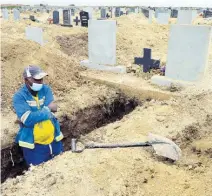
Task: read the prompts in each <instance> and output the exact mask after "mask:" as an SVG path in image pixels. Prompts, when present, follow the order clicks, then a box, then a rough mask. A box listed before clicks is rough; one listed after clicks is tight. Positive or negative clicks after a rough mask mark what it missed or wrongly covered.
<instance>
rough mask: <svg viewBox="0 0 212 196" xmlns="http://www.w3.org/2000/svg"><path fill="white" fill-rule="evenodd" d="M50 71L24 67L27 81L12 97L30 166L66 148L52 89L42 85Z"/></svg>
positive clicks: (22, 145) (21, 140) (26, 158)
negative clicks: (56, 114)
mask: <svg viewBox="0 0 212 196" xmlns="http://www.w3.org/2000/svg"><path fill="white" fill-rule="evenodd" d="M45 76H47V73H45V72H43V71H42V70H41V68H40V67H38V66H35V65H30V66H28V67H27V68H25V69H24V73H23V77H24V81H25V84H24V85H23V86H22V87H21V88H20V89H19V90H18V92H16V94H15V95H14V97H13V107H14V109H15V112H16V114H17V116H18V119H19V122H20V123H19V124H20V129H19V132H18V134H17V136H16V142H17V143H18V144H19V146H20V147H21V148H22V151H23V155H24V159H25V161H26V163H27V165H30V164H32V165H38V164H40V163H43V162H46V161H48V160H50V159H52V158H53V157H54V156H56V155H58V154H60V153H61V152H62V151H63V145H62V142H61V140H62V139H63V134H62V133H61V131H60V125H59V122H58V121H57V119H56V118H55V116H54V115H53V113H52V112H56V111H57V105H56V103H54V98H53V94H52V91H51V89H50V87H49V86H48V85H45V84H43V78H44V77H45Z"/></svg>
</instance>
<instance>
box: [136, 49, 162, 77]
mask: <svg viewBox="0 0 212 196" xmlns="http://www.w3.org/2000/svg"><path fill="white" fill-rule="evenodd" d="M151 56H152V55H151V49H149V48H144V56H143V58H140V57H135V58H134V63H135V64H136V65H143V72H144V73H146V72H149V71H150V69H152V68H154V69H159V67H160V61H159V60H154V59H151V58H152V57H151Z"/></svg>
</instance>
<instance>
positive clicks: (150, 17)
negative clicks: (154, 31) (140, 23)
mask: <svg viewBox="0 0 212 196" xmlns="http://www.w3.org/2000/svg"><path fill="white" fill-rule="evenodd" d="M153 14H154V11H153V10H149V23H152V18H153Z"/></svg>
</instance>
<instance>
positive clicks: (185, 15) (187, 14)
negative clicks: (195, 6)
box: [177, 10, 194, 24]
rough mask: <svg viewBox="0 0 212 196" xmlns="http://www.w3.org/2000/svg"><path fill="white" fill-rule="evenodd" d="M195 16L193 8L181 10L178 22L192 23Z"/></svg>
mask: <svg viewBox="0 0 212 196" xmlns="http://www.w3.org/2000/svg"><path fill="white" fill-rule="evenodd" d="M193 17H194V12H193V10H179V11H178V17H177V24H191V23H192V20H193Z"/></svg>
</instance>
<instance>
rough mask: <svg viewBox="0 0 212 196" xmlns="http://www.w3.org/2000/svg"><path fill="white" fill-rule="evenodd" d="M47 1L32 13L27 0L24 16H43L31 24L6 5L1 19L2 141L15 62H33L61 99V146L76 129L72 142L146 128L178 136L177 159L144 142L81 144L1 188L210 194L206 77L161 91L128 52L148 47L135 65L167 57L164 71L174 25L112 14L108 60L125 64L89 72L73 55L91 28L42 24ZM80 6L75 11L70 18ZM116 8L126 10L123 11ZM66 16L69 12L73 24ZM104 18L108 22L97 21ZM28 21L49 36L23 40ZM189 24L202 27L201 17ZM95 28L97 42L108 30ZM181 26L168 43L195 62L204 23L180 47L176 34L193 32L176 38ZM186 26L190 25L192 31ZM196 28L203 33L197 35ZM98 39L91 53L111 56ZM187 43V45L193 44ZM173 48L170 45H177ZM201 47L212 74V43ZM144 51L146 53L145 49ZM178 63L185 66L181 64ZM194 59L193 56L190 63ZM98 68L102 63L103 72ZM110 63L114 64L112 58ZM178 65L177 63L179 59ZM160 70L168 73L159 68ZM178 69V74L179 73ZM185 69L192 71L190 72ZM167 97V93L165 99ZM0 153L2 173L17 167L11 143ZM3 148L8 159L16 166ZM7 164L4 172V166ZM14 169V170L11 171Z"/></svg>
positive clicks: (84, 54) (135, 134)
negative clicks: (163, 156) (167, 157)
mask: <svg viewBox="0 0 212 196" xmlns="http://www.w3.org/2000/svg"><path fill="white" fill-rule="evenodd" d="M46 9H47V8H46ZM46 9H44V11H42V10H41V9H40V8H39V10H40V11H39V12H37V13H34V10H35V9H34V8H33V9H32V10H28V11H27V12H23V13H21V17H23V18H29V15H33V16H35V18H36V19H38V20H39V21H42V20H41V19H42V18H43V21H45V23H43V22H36V23H34V22H31V21H29V19H28V20H20V21H18V22H14V20H13V13H9V20H4V19H3V18H2V27H1V47H2V52H1V53H2V54H1V60H2V124H3V125H2V128H1V137H2V143H3V144H4V146H6V144H8V141H9V144H12V142H13V141H14V137H15V135H16V133H17V130H18V124H15V123H14V122H15V120H16V118H17V117H16V115H15V114H14V112H13V111H12V104H11V103H12V102H11V99H12V96H13V95H14V93H15V91H16V90H17V89H18V88H19V87H20V86H21V85H22V84H23V78H22V71H23V68H24V67H25V66H26V65H28V64H39V65H41V67H42V68H43V69H44V70H45V71H46V72H47V73H48V74H49V76H48V78H47V80H46V81H45V82H46V83H47V84H50V86H51V88H52V90H53V92H54V95H55V99H56V101H57V104H58V106H59V111H58V113H57V117H58V119H59V121H60V123H61V129H62V131H63V132H64V134H65V139H64V141H63V142H64V146H65V149H66V150H69V148H70V140H71V138H72V137H80V141H82V142H84V143H89V142H96V143H116V142H123V143H124V142H132V141H133V142H141V141H145V140H146V136H147V135H148V133H149V131H151V132H153V133H155V134H159V135H162V136H166V137H168V138H170V139H171V140H173V141H174V142H175V143H177V144H178V145H179V146H180V148H181V149H182V158H181V159H180V160H179V161H178V162H176V163H173V162H170V161H169V160H163V159H161V158H160V157H158V156H157V155H153V154H151V153H150V151H149V150H145V149H143V148H142V149H141V148H133V149H131V148H128V149H113V150H112V149H110V150H106V149H105V150H103V149H98V150H91V151H90V150H86V151H84V153H81V154H74V153H72V152H70V151H68V152H65V153H63V154H62V155H60V156H58V157H55V158H54V159H53V160H52V161H50V162H48V163H45V164H42V165H41V166H38V167H31V168H30V170H29V171H27V172H26V173H24V174H23V175H21V176H18V177H16V178H8V179H7V180H6V181H5V182H4V183H3V184H2V190H1V191H2V194H3V195H17V196H19V195H20V196H22V195H30V196H37V195H44V196H52V195H64V193H65V194H67V195H70V196H76V195H85V196H86V195H89V196H90V195H102V196H104V195H117V196H121V195H139V196H140V195H141V196H142V195H145V196H152V195H162V196H163V195H173V196H175V195H192V196H200V195H202V194H203V193H204V194H205V195H210V194H211V192H212V187H211V171H212V164H211V157H210V156H211V137H212V134H211V131H210V130H212V126H211V116H212V113H211V111H212V105H211V95H212V94H211V90H212V84H211V81H212V80H207V82H205V83H200V84H201V85H200V86H196V85H195V86H192V87H187V88H186V89H184V90H183V91H180V89H178V88H177V87H175V86H172V87H170V88H163V89H162V90H161V89H160V88H161V87H157V86H153V85H152V84H151V83H150V80H149V75H151V74H153V73H155V72H157V71H155V70H150V74H149V73H143V71H142V69H141V68H140V65H135V64H134V63H133V62H134V57H135V56H138V57H139V56H142V55H141V49H143V48H146V49H147V50H145V51H144V57H142V58H141V59H139V60H141V62H140V63H145V64H146V60H147V62H148V63H147V65H149V64H151V63H152V60H153V59H160V62H161V63H160V64H161V65H162V66H165V65H166V68H167V69H169V68H170V65H171V64H169V63H168V61H169V57H168V61H167V53H168V56H170V53H169V52H168V51H170V48H169V49H167V47H169V46H168V45H169V44H168V36H171V35H170V33H173V31H172V32H170V26H169V25H158V24H156V23H154V22H153V23H151V24H149V23H148V18H146V17H145V16H144V15H143V14H142V13H139V14H129V15H123V16H122V17H117V18H115V19H116V20H117V23H118V25H115V28H116V39H117V40H116V42H117V43H116V49H115V55H116V64H118V65H119V64H120V65H123V66H124V67H125V68H126V71H127V73H126V74H119V73H111V72H106V71H96V70H90V69H85V68H83V67H81V66H80V61H82V60H84V59H89V55H88V53H89V51H88V45H89V44H90V43H89V40H88V31H89V29H86V28H82V27H74V28H63V27H61V26H59V25H49V24H48V23H47V22H46V18H47V17H51V16H52V12H53V11H55V9H58V7H57V8H55V7H53V8H51V11H50V14H47V13H46ZM65 9H67V7H66V8H65V7H63V6H61V11H62V10H65ZM95 9H96V10H95ZM95 9H94V12H93V18H95V17H99V16H100V10H98V9H97V8H95ZM153 9H154V8H153ZM36 10H37V9H36ZM80 10H81V9H77V12H76V14H75V16H77V14H78V13H79V12H80ZM122 11H123V13H125V10H124V9H123V10H122ZM135 12H136V10H135ZM59 16H60V19H62V20H63V13H60V11H59ZM113 17H114V15H113ZM74 18H75V17H73V18H72V22H73V19H74ZM44 19H45V20H44ZM87 19H88V17H87ZM194 20H195V22H196V23H200V24H204V23H205V22H207V23H208V24H209V25H207V27H208V28H211V26H210V24H211V23H210V21H208V20H205V19H203V18H201V17H199V18H198V19H197V20H196V19H194ZM87 21H88V20H87ZM107 21H110V20H105V21H101V22H107ZM174 21H175V19H174V20H173V21H172V20H170V22H173V23H174ZM90 22H91V26H92V23H93V22H94V21H93V20H91V21H90V20H89V23H90ZM29 23H30V24H31V26H36V27H37V28H42V29H43V30H45V35H44V37H45V38H48V41H49V44H46V45H45V46H42V47H41V46H40V44H37V43H36V42H35V41H29V40H27V39H26V38H24V34H23V33H24V28H25V27H27V26H28V24H29ZM61 23H63V22H61ZM115 23H116V22H115ZM104 24H105V23H104ZM175 26H178V25H175ZM182 26H187V25H182ZM89 27H90V25H89ZM180 27H181V26H180ZM194 27H196V28H197V27H201V25H196V26H194ZM95 29H97V30H98V31H99V34H98V33H97V32H95V34H94V35H96V39H97V40H98V39H99V40H100V39H101V38H105V39H106V37H107V36H106V34H107V33H108V31H106V29H105V32H104V33H102V32H101V28H99V27H98V25H95ZM108 29H109V33H114V31H113V28H108ZM103 30H104V27H103ZM182 30H183V31H185V33H184V34H185V35H184V34H182V33H180V32H179V33H177V34H176V33H174V34H173V35H174V38H175V42H173V43H174V44H173V45H172V46H173V48H172V49H171V51H172V52H175V53H176V56H178V57H179V58H181V59H182V60H183V61H185V59H184V57H183V58H182V57H180V55H179V50H182V51H184V53H185V54H187V53H186V52H185V51H186V50H188V48H189V50H191V52H192V53H193V54H194V55H195V57H194V56H190V55H189V54H187V55H188V57H189V61H188V63H189V64H190V63H193V62H192V61H191V60H190V58H194V59H195V60H197V57H196V56H199V57H198V58H202V56H203V55H202V53H201V52H200V54H197V52H196V51H197V49H196V46H197V45H198V47H200V48H201V49H202V52H205V53H207V50H205V47H206V45H207V44H206V41H205V40H206V37H205V35H207V33H205V31H204V30H201V31H199V32H198V33H194V37H193V38H195V39H196V40H197V41H195V43H197V42H198V44H194V45H192V44H189V47H188V48H186V46H185V45H183V43H185V42H186V41H185V40H184V39H186V40H188V42H189V43H193V41H192V40H191V38H192V36H190V38H189V39H188V38H182V37H181V36H185V37H186V36H188V33H187V30H184V29H181V31H182ZM190 31H194V32H196V30H195V29H192V30H190ZM8 32H9V33H8ZM38 34H39V33H38ZM197 34H200V35H201V36H197ZM179 36H180V37H179ZM108 37H109V36H108ZM110 39H111V38H110ZM207 39H208V38H207ZM199 40H201V43H200V41H199ZM176 42H183V43H181V44H178V43H176ZM99 43H100V46H99V47H97V44H95V47H94V48H95V51H94V52H96V51H97V52H98V53H96V54H95V55H99V53H100V55H102V56H105V58H108V59H112V58H111V55H112V54H114V53H108V52H107V50H106V49H105V48H104V47H107V48H108V47H109V46H110V47H111V48H112V47H113V45H112V44H111V40H109V43H108V45H105V44H104V43H102V42H101V41H100V42H99ZM110 44H111V45H110ZM187 44H188V43H187ZM203 45H204V46H205V47H203ZM194 46H195V50H193V47H194ZM174 47H175V48H174ZM176 47H177V48H178V51H176V50H177V48H176ZM179 47H180V48H179ZM102 48H103V49H102ZM209 48H210V54H209V64H208V71H207V72H206V74H205V75H207V76H208V79H210V77H211V73H212V70H211V69H210V68H211V67H212V64H211V62H212V61H211V57H212V56H211V54H212V53H211V52H212V51H211V47H210V46H209ZM150 49H151V50H152V53H153V54H152V56H151V53H150ZM112 50H113V48H112ZM110 52H111V51H110ZM145 53H146V54H145ZM171 56H172V55H171ZM147 57H148V58H147ZM95 58H96V57H95ZM98 58H99V57H98ZM98 58H97V59H98ZM202 59H204V58H202ZM197 61H198V60H197ZM170 62H171V61H170ZM172 62H173V61H172ZM180 63H181V62H180ZM96 64H97V63H96ZM96 64H91V65H96ZM116 64H115V65H116ZM183 64H184V63H183ZM185 64H186V63H185ZM185 64H184V67H185V68H187V67H186V66H185ZM99 65H100V66H99ZM102 65H104V64H97V66H98V67H97V68H99V67H100V68H101V67H102ZM194 65H196V64H195V63H194ZM105 66H106V65H105ZM105 66H103V68H104V70H105ZM110 67H116V66H114V65H110ZM175 67H176V66H175ZM179 68H180V69H181V70H182V71H183V68H182V67H181V66H179ZM135 69H136V72H133V71H132V70H135ZM137 69H138V72H137ZM171 69H172V68H171ZM176 69H177V68H176ZM191 69H192V68H191ZM166 71H167V70H166ZM168 73H169V72H166V74H168ZM176 73H177V74H178V72H176ZM189 73H191V74H193V72H192V71H189ZM180 74H181V73H180ZM205 75H204V76H205ZM166 77H167V76H165V77H163V78H166ZM170 91H171V92H170ZM173 91H175V92H173ZM170 97H171V99H168V98H170ZM167 99H168V100H167ZM108 123H109V124H108ZM2 152H3V157H4V158H3V162H2V163H3V167H4V169H3V170H2V171H3V172H2V173H1V175H2V176H3V177H4V178H7V177H8V175H10V174H11V176H12V174H13V172H14V170H15V169H17V168H19V169H20V165H21V162H20V159H19V158H20V157H18V156H16V155H17V154H14V153H15V152H16V150H15V149H14V150H12V152H11V153H12V155H11V154H10V148H6V149H5V148H4V150H3V151H2ZM4 155H5V156H4ZM11 156H12V158H13V160H14V161H15V166H14V167H13V166H12V161H11ZM5 160H7V161H5ZM18 161H19V162H20V164H19V163H18ZM5 171H7V172H6V174H5ZM21 171H22V170H19V172H21ZM16 172H17V170H16ZM19 174H20V173H19ZM158 182H160V183H158ZM179 182H180V183H179ZM82 187H83V188H82ZM161 187H165V188H161Z"/></svg>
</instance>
